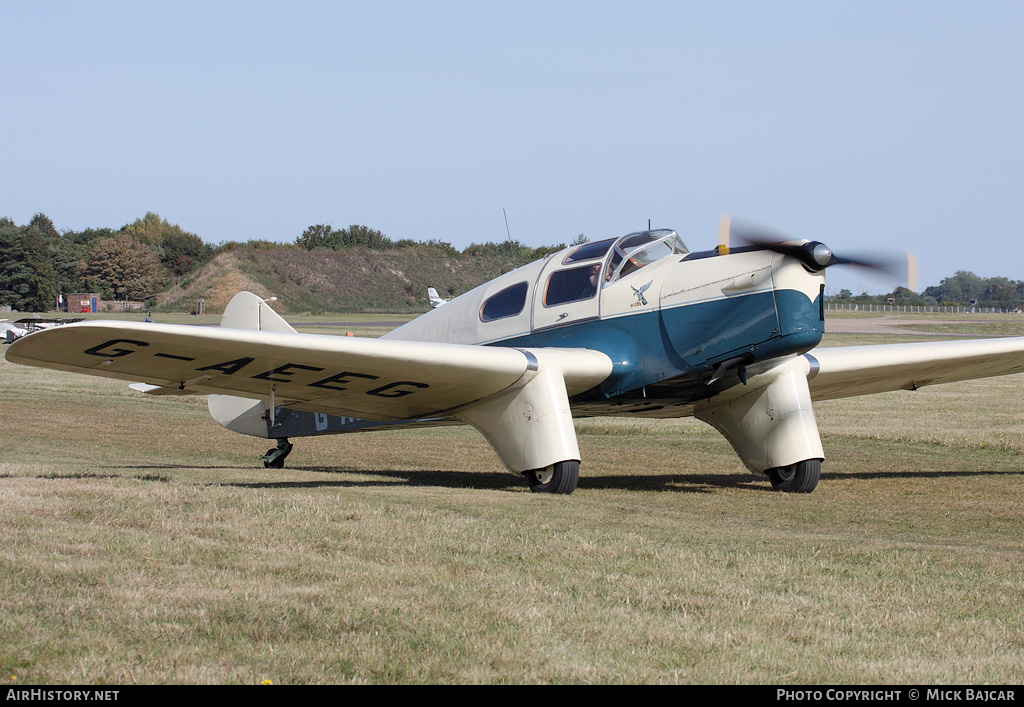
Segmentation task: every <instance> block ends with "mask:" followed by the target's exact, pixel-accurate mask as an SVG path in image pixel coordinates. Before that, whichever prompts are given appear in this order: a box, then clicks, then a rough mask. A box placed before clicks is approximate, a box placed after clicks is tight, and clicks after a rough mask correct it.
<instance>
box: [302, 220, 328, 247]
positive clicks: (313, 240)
mask: <svg viewBox="0 0 1024 707" xmlns="http://www.w3.org/2000/svg"><path fill="white" fill-rule="evenodd" d="M333 231H334V229H333V228H331V226H330V225H329V224H328V225H324V224H322V223H318V224H317V225H315V226H310V227H309V228H307V229H306V230H305V231H303V232H302V235H301V236H299V237H298V238H297V239H296V240H295V244H296V245H298V246H301V247H302V248H305V249H306V250H316V249H318V248H326V247H327V238H328V237H329V236H330V235H331V233H332V232H333Z"/></svg>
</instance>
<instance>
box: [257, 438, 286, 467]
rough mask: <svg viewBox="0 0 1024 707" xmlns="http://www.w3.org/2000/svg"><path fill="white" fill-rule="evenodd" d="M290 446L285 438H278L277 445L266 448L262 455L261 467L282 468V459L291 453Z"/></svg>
mask: <svg viewBox="0 0 1024 707" xmlns="http://www.w3.org/2000/svg"><path fill="white" fill-rule="evenodd" d="M292 447H293V445H292V443H291V442H289V441H288V440H287V439H283V438H282V439H280V440H278V442H277V446H276V447H274V448H273V449H268V450H267V453H266V454H264V455H263V457H262V459H263V467H264V468H265V469H284V460H285V458H286V457H287V456H288V455H289V454H291V453H292Z"/></svg>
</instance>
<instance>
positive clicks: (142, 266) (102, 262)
mask: <svg viewBox="0 0 1024 707" xmlns="http://www.w3.org/2000/svg"><path fill="white" fill-rule="evenodd" d="M86 280H87V283H88V285H89V289H90V290H95V291H97V292H99V293H101V294H102V295H103V297H104V299H118V300H144V299H146V298H148V297H151V296H152V295H153V294H154V293H156V292H157V291H159V290H160V288H161V287H162V286H163V284H164V278H163V277H162V275H161V268H160V262H159V260H158V259H157V257H156V255H154V253H153V252H152V251H151V250H150V249H149V248H147V247H146V246H144V245H143V244H141V243H139V242H138V241H137V240H136V239H135V238H134V237H133V236H131V235H130V234H128V233H119V234H117V235H115V236H111V237H110V238H101V239H99V240H97V241H96V242H95V243H93V245H92V247H91V248H90V249H89V254H88V260H87V262H86Z"/></svg>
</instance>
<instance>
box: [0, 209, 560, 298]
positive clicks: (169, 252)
mask: <svg viewBox="0 0 1024 707" xmlns="http://www.w3.org/2000/svg"><path fill="white" fill-rule="evenodd" d="M243 247H249V248H256V249H260V250H277V249H291V248H301V249H305V250H310V251H315V250H322V249H326V250H341V249H344V248H360V247H361V248H368V249H371V250H392V249H398V248H413V247H415V248H420V249H425V250H426V252H428V253H431V254H434V255H441V256H446V257H460V256H469V257H480V258H501V259H503V260H506V261H508V262H510V263H511V264H513V265H522V264H525V263H527V262H529V261H531V260H536V259H538V258H542V257H544V256H545V255H548V254H549V253H553V252H556V251H558V250H560V249H561V248H564V247H565V246H564V244H559V245H554V246H541V247H539V248H531V247H529V246H526V245H523V244H522V243H519V242H517V241H510V242H505V243H482V244H477V243H473V244H471V245H470V246H469V247H468V248H466V249H465V250H463V251H461V252H460V251H459V250H458V249H456V248H454V247H453V246H452V244H451V243H448V242H445V241H441V240H436V239H432V240H427V241H414V240H411V239H402V240H392V239H391V238H389V237H388V236H387V235H385V234H384V233H382V232H381V231H378V230H377V229H374V228H370V227H368V226H360V225H352V226H349V227H348V228H342V229H335V228H333V227H332V226H331V225H329V224H317V225H313V226H310V227H309V228H307V229H306V230H305V231H303V233H302V234H301V235H299V236H298V237H297V238H296V239H295V242H294V243H280V242H276V241H267V240H259V239H257V240H250V241H248V242H247V243H239V242H237V241H229V242H226V243H222V244H220V245H218V246H211V245H210V244H208V243H205V242H204V241H203V239H202V238H200V237H199V236H197V235H196V234H194V233H190V232H188V231H186V230H184V229H183V228H181V227H180V226H178V225H177V224H172V223H170V222H169V221H168V220H167V219H165V218H162V217H161V216H160V215H159V214H156V213H153V212H149V213H147V214H146V215H145V216H144V217H142V218H139V219H136V220H135V221H134V222H132V223H129V224H125V225H124V226H122V227H120V228H118V229H112V228H87V229H85V230H82V231H70V230H65V231H58V230H57V228H56V227H55V226H54V224H53V221H51V220H50V218H49V217H47V216H46V215H45V214H43V213H38V214H36V215H35V216H33V217H32V220H31V221H29V223H28V224H25V225H20V226H19V225H18V224H16V223H15V222H14V221H12V220H11V219H10V218H2V217H0V305H9V306H10V307H11V308H12V309H14V310H17V311H22V312H26V311H27V312H31V311H36V312H46V311H50V310H52V309H54V308H55V307H56V306H57V301H58V297H59V296H60V295H64V294H69V293H73V292H95V293H98V294H99V295H100V297H101V298H102V299H106V300H119V301H126V300H128V301H141V302H147V303H149V304H152V300H153V298H154V297H155V296H156V295H157V294H158V293H160V292H161V291H162V290H163V289H165V288H166V287H167V286H168V285H169V284H170V283H171V282H172V281H173V280H174V279H175V278H179V279H180V278H185V277H187V276H188V275H189V274H190V273H192V272H194V271H196V270H198V269H199V268H200V267H202V266H203V265H204V264H205V263H206V262H207V261H209V260H210V259H212V258H213V257H214V256H215V255H217V254H218V253H220V252H224V251H229V250H233V249H236V248H243Z"/></svg>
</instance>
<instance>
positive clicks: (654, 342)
mask: <svg viewBox="0 0 1024 707" xmlns="http://www.w3.org/2000/svg"><path fill="white" fill-rule="evenodd" d="M723 240H727V239H723ZM844 263H854V264H856V263H857V261H855V260H851V259H849V258H843V257H839V256H836V255H835V254H833V253H832V252H831V251H830V250H829V249H828V248H827V247H826V246H825V245H823V244H822V243H820V242H817V241H806V240H803V241H766V240H763V239H762V240H758V239H756V238H755V239H748V241H746V242H745V244H743V245H740V246H738V247H730V245H729V244H728V243H727V242H722V243H720V244H719V246H718V247H717V248H715V249H713V250H708V251H703V252H690V251H689V250H688V249H687V247H686V246H685V245H684V243H683V241H682V240H681V239H680V237H679V236H678V235H677V234H676V232H675V231H671V230H648V231H642V232H638V233H630V234H628V235H625V236H621V237H618V238H609V239H607V240H601V241H597V242H593V243H585V244H582V245H575V246H572V247H569V248H566V249H565V250H563V251H561V252H559V253H555V254H553V255H550V256H548V257H546V258H544V259H543V260H539V261H537V262H534V263H531V264H529V265H525V266H523V267H520V268H518V269H516V270H513V271H511V272H508V273H506V274H504V275H502V276H500V277H498V278H496V279H494V280H491V281H490V282H487V283H486V284H483V285H481V286H479V287H477V288H476V289H474V290H472V291H470V292H467V293H465V294H463V295H461V296H459V297H457V298H455V299H453V300H451V301H449V302H447V303H446V304H445V306H443V307H439V308H436V309H432V310H430V311H428V312H427V313H426V314H423V315H422V316H420V317H418V318H416V319H414V320H412V321H410V322H409V323H407V324H405V325H403V326H401V327H399V328H397V329H395V330H394V331H391V332H389V333H388V334H386V335H385V336H383V337H381V338H379V339H368V338H359V337H339V336H331V335H314V334H300V333H297V332H296V331H295V329H293V328H292V327H291V326H290V325H289V324H288V323H287V322H285V320H284V319H282V318H281V317H280V316H279V315H278V314H277V313H276V312H274V310H273V309H271V307H270V306H269V305H268V304H267V303H266V302H265V301H264V300H262V299H261V298H259V297H257V296H256V295H254V294H252V293H248V292H241V293H239V294H237V295H236V296H235V298H234V299H233V300H232V301H231V302H230V304H229V305H228V306H227V307H226V309H225V312H224V315H223V319H222V322H221V326H220V327H219V328H216V327H198V326H189V325H169V324H152V323H128V322H119V321H92V322H85V323H79V324H70V325H67V326H62V327H59V328H56V329H50V330H45V331H40V332H37V333H34V334H31V335H29V336H26V337H24V338H21V339H19V340H18V341H15V342H14V343H13V344H11V345H10V347H9V348H8V349H7V359H8V360H10V361H13V362H15V363H21V364H27V365H31V366H41V367H45V368H53V369H58V370H63V371H73V372H77V373H87V374H91V375H98V376H106V377H112V378H118V379H123V380H128V381H135V382H136V384H135V385H133V387H134V388H136V389H139V390H143V391H145V392H147V393H150V394H154V395H188V394H200V395H208V396H209V409H210V412H211V414H212V416H213V417H214V419H215V420H216V421H217V422H219V423H220V424H221V425H223V426H224V427H226V428H227V429H229V430H233V431H235V432H240V433H243V434H247V435H253V436H256V437H261V438H267V439H273V440H276V441H277V446H276V447H275V448H272V449H271V450H270V451H268V452H267V454H266V455H264V456H263V461H264V464H265V465H266V466H268V467H281V466H282V465H283V463H284V459H285V457H286V456H287V455H288V453H289V452H290V450H291V449H292V443H291V441H290V440H291V439H294V438H297V437H303V436H309V435H321V434H337V433H345V432H363V431H372V430H382V429H396V428H404V427H421V426H430V425H447V424H459V423H468V424H470V425H473V426H474V427H475V428H476V429H478V430H479V431H480V432H481V433H482V434H483V435H484V437H485V438H486V439H487V440H488V442H490V444H491V446H492V447H493V448H494V450H495V451H496V452H497V454H498V456H499V457H500V459H501V461H502V462H503V463H504V465H505V466H506V467H507V468H508V469H509V470H510V471H511V472H513V473H515V474H522V475H524V476H525V477H526V479H527V481H528V483H529V485H530V488H532V489H533V490H534V491H539V492H549V493H563V494H564V493H571V492H572V491H573V490H574V489H575V488H576V486H577V482H578V479H579V471H580V457H581V455H580V451H579V447H578V444H577V440H576V433H575V429H574V425H573V419H574V417H575V418H578V417H591V416H607V415H631V416H640V417H650V418H671V417H682V416H696V417H697V418H699V419H701V420H703V421H705V422H707V423H710V424H711V425H712V426H714V427H715V428H716V429H718V430H719V431H720V432H721V433H722V434H723V435H724V436H725V437H726V439H728V441H729V442H730V443H731V444H732V446H733V448H734V449H735V450H736V452H737V453H738V455H739V457H740V459H741V460H742V461H743V463H744V464H745V465H746V467H747V468H748V469H750V471H752V472H754V473H755V474H758V475H766V476H767V477H768V479H769V480H770V481H771V484H772V486H773V487H774V488H776V489H779V490H781V491H791V492H804V493H806V492H810V491H812V490H813V489H814V487H815V486H816V485H817V483H818V481H819V478H820V473H821V462H822V460H823V459H824V457H825V454H824V451H823V449H822V444H821V440H820V437H819V435H818V427H817V423H816V421H815V416H814V410H813V407H812V403H813V401H815V400H823V399H830V398H840V397H845V396H854V395H863V394H869V393H877V392H882V391H891V390H898V389H906V390H916V389H918V388H920V387H922V386H927V385H932V384H937V383H946V382H950V381H959V380H968V379H974V378H982V377H986V376H996V375H1004V374H1011V373H1018V372H1021V371H1024V337H1018V338H1001V339H987V340H965V341H943V342H924V343H908V344H889V345H876V346H856V347H844V348H815V347H816V346H817V345H818V343H819V342H820V341H821V339H822V335H823V334H824V331H825V309H824V291H825V270H826V269H827V268H828V267H831V266H833V265H837V264H844Z"/></svg>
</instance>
